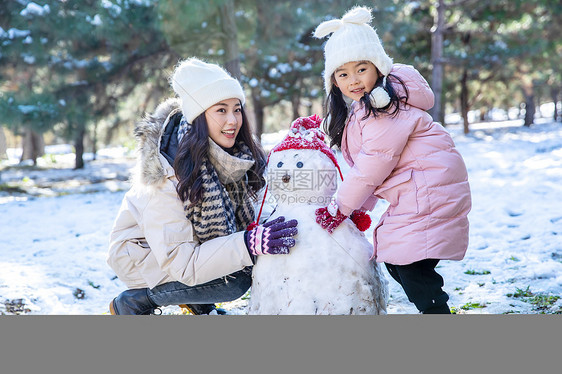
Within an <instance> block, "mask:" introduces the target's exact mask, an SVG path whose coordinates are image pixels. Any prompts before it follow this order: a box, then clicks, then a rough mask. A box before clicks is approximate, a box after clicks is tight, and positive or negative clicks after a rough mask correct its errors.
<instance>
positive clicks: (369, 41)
mask: <svg viewBox="0 0 562 374" xmlns="http://www.w3.org/2000/svg"><path fill="white" fill-rule="evenodd" d="M370 23H371V10H370V9H369V8H366V7H354V8H352V9H351V10H349V11H348V12H347V13H346V14H345V15H344V16H343V17H342V18H341V19H334V20H330V21H325V22H322V23H321V24H320V25H319V26H318V27H317V28H316V31H314V36H315V37H316V38H323V37H325V36H326V35H328V34H330V33H332V36H330V38H329V39H328V41H327V42H326V45H325V46H324V58H325V67H324V89H325V90H326V94H329V93H330V91H331V90H332V81H331V77H332V74H333V73H334V71H336V69H337V68H339V67H340V66H342V65H343V64H346V63H348V62H351V61H370V62H372V63H373V64H374V65H375V66H376V67H377V69H379V71H380V72H381V74H382V75H384V77H385V78H386V76H387V75H388V74H389V73H390V70H391V69H392V59H391V58H390V57H388V55H387V54H386V52H385V51H384V49H383V47H382V44H381V41H380V40H379V37H378V35H377V32H376V31H375V30H374V29H373V28H372V27H371V25H370ZM385 81H386V80H385Z"/></svg>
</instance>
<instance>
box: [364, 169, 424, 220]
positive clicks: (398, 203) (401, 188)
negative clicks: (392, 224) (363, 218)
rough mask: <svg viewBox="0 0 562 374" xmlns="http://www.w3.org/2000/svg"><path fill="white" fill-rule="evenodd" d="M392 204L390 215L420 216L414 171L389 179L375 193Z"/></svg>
mask: <svg viewBox="0 0 562 374" xmlns="http://www.w3.org/2000/svg"><path fill="white" fill-rule="evenodd" d="M374 194H375V195H377V196H380V197H381V198H383V199H385V200H386V201H388V202H389V203H390V207H389V210H388V213H389V215H391V216H398V215H402V214H418V213H419V204H418V186H417V184H416V181H415V176H414V173H413V170H411V169H410V170H407V171H405V172H402V173H400V174H397V175H395V176H392V177H390V178H388V179H387V180H386V181H384V183H383V184H381V185H380V186H379V188H377V189H376V190H375V192H374Z"/></svg>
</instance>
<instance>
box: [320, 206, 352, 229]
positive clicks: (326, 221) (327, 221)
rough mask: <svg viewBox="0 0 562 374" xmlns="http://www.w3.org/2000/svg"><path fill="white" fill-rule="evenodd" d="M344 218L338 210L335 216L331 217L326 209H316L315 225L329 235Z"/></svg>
mask: <svg viewBox="0 0 562 374" xmlns="http://www.w3.org/2000/svg"><path fill="white" fill-rule="evenodd" d="M346 218H347V216H346V215H344V214H342V212H340V210H339V209H338V211H337V213H336V215H335V216H332V215H331V214H330V212H328V208H327V207H325V208H318V209H316V223H318V224H320V226H322V228H323V229H325V230H326V231H328V232H329V233H330V234H331V233H333V232H334V230H335V229H336V228H337V227H338V226H339V225H340V224H341V223H342V222H343V221H344V220H345V219H346Z"/></svg>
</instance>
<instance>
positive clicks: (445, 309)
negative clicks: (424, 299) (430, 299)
mask: <svg viewBox="0 0 562 374" xmlns="http://www.w3.org/2000/svg"><path fill="white" fill-rule="evenodd" d="M422 313H423V314H451V309H449V305H447V304H446V303H445V304H441V305H436V306H433V307H431V308H427V309H426V310H424V311H423V312H422Z"/></svg>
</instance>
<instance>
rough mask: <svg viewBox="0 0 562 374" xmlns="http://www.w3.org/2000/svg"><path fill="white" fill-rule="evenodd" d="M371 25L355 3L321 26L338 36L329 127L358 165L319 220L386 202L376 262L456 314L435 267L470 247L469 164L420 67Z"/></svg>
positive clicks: (331, 55) (433, 305)
mask: <svg viewBox="0 0 562 374" xmlns="http://www.w3.org/2000/svg"><path fill="white" fill-rule="evenodd" d="M370 21H371V12H370V9H368V8H362V7H357V8H353V9H352V10H350V11H349V12H348V13H346V14H345V15H344V16H343V18H342V19H341V20H331V21H327V22H324V23H322V24H321V25H319V26H318V28H317V29H316V31H315V36H316V37H318V38H322V37H324V36H326V35H328V34H329V33H332V35H331V37H330V38H329V40H328V41H327V42H326V45H325V49H324V53H325V70H324V82H325V89H326V93H327V94H328V100H327V111H328V113H329V119H328V120H327V122H326V132H327V133H328V135H329V136H330V137H331V139H332V140H331V142H332V144H331V145H332V146H333V145H336V146H338V147H340V148H341V151H342V155H343V157H344V158H345V160H346V161H347V162H348V164H349V165H350V167H351V168H350V170H349V172H348V173H347V175H346V176H345V178H344V181H343V183H342V184H341V185H340V188H339V189H338V191H337V193H336V196H334V199H333V200H332V201H333V203H332V204H330V205H329V206H328V207H326V208H321V209H318V210H317V212H316V214H317V221H318V222H319V223H320V224H321V225H322V227H324V228H326V229H327V230H328V231H330V232H331V231H333V230H334V229H335V228H336V227H337V226H338V225H339V224H340V223H341V222H342V221H343V220H344V219H345V218H346V217H348V216H350V215H351V214H352V213H353V212H354V211H355V210H360V211H364V210H372V209H373V207H374V206H375V204H376V202H377V200H378V199H379V198H382V199H385V200H387V201H388V202H389V203H390V206H389V207H388V209H387V211H386V212H385V213H384V214H383V215H382V217H381V219H380V222H379V223H378V225H377V226H376V228H375V230H374V234H373V243H374V258H375V259H376V261H377V262H384V263H385V265H386V267H387V269H388V271H389V273H390V275H391V276H392V277H393V278H394V279H395V280H396V281H397V282H398V283H400V285H401V286H402V288H403V289H404V291H405V293H406V295H407V296H408V299H409V300H410V301H411V302H412V303H414V304H415V306H416V307H417V308H418V310H419V311H420V312H422V313H450V310H449V307H448V305H447V300H448V299H449V296H448V295H447V293H445V292H444V291H443V289H442V287H443V278H442V277H441V276H440V275H439V274H438V273H437V272H436V271H435V266H436V265H437V263H438V262H439V260H461V259H462V258H463V257H464V255H465V252H466V249H467V246H468V226H469V225H468V219H467V215H468V212H469V211H470V208H471V196H470V188H469V184H468V176H467V170H466V166H465V164H464V161H463V159H462V157H461V155H460V154H459V152H458V151H457V150H456V149H455V145H454V143H453V140H452V139H451V137H450V135H449V134H448V133H447V131H446V130H445V129H444V128H443V127H442V126H441V125H439V124H438V123H436V122H434V121H433V119H432V118H431V117H430V116H429V115H428V114H427V113H426V112H425V111H426V110H428V109H430V108H431V107H432V106H433V92H432V91H431V89H430V87H429V85H428V84H427V82H426V81H425V80H424V79H423V77H422V76H421V75H420V74H419V73H418V72H417V70H415V69H414V68H413V67H411V66H406V65H400V64H393V63H392V60H391V59H390V58H389V57H388V56H387V54H386V53H385V51H384V49H383V47H382V45H381V43H380V40H379V38H378V36H377V34H376V32H375V30H374V29H373V28H372V27H371V26H370V25H369V23H370ZM350 102H351V105H350V106H348V103H350Z"/></svg>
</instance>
